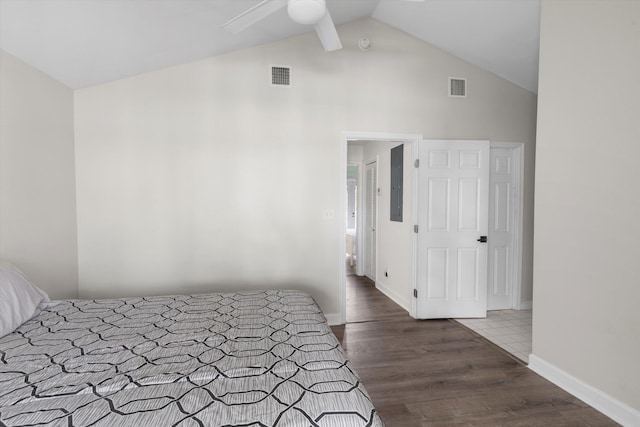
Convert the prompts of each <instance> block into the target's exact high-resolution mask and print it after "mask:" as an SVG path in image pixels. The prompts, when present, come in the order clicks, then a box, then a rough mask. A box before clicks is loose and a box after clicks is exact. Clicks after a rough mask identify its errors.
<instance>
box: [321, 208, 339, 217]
mask: <svg viewBox="0 0 640 427" xmlns="http://www.w3.org/2000/svg"><path fill="white" fill-rule="evenodd" d="M322 217H323V218H324V219H326V220H331V219H335V218H336V211H334V210H333V209H325V210H324V211H323V212H322Z"/></svg>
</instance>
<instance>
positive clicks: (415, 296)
mask: <svg viewBox="0 0 640 427" xmlns="http://www.w3.org/2000/svg"><path fill="white" fill-rule="evenodd" d="M413 297H414V298H418V290H417V289H414V290H413Z"/></svg>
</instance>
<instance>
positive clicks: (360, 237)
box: [356, 156, 380, 283]
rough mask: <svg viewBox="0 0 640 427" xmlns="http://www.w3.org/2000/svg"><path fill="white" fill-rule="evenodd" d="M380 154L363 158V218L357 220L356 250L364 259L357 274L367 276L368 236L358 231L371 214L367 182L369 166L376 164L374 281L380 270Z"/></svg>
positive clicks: (361, 200)
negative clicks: (371, 157) (370, 157)
mask: <svg viewBox="0 0 640 427" xmlns="http://www.w3.org/2000/svg"><path fill="white" fill-rule="evenodd" d="M379 157H380V156H376V157H375V158H373V159H369V160H366V159H363V162H362V169H363V170H362V172H363V177H362V181H363V191H362V192H361V193H360V195H359V196H360V197H359V198H360V202H361V203H362V208H363V209H362V214H363V215H362V219H361V220H360V221H358V222H357V226H356V252H357V251H360V252H362V261H361V262H360V263H359V264H356V275H358V276H366V277H369V276H367V268H366V265H367V262H368V260H367V259H366V258H365V255H367V258H369V257H368V252H367V248H366V244H365V242H366V240H367V239H366V238H365V233H364V232H363V233H358V232H357V230H364V228H365V223H366V221H367V215H369V206H368V200H367V198H368V197H369V188H368V187H369V183H368V182H367V166H369V165H372V164H375V178H376V188H375V190H374V198H375V201H376V203H375V205H376V207H375V210H376V220H375V224H373V229H374V230H375V232H376V234H375V240H374V241H373V242H372V243H373V246H374V250H375V252H374V253H375V256H374V260H373V273H372V276H373V279H371V277H369V279H371V280H373V281H374V283H376V282H377V278H378V272H377V268H378V234H377V232H378V213H379V212H378V209H379V204H378V189H379V188H380V187H378V163H380V158H379Z"/></svg>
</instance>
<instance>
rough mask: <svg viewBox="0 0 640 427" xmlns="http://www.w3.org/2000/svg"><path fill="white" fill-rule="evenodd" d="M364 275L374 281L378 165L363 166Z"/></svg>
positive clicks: (368, 164) (374, 163)
mask: <svg viewBox="0 0 640 427" xmlns="http://www.w3.org/2000/svg"><path fill="white" fill-rule="evenodd" d="M364 197H365V212H364V275H365V276H367V277H368V278H369V279H371V280H373V281H374V282H375V281H376V244H377V243H376V226H377V223H378V165H377V163H376V162H371V163H367V164H366V166H365V191H364Z"/></svg>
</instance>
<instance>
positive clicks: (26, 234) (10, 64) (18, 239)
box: [0, 51, 78, 299]
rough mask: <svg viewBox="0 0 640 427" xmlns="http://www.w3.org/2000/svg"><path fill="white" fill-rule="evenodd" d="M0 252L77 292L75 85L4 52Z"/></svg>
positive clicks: (63, 292)
mask: <svg viewBox="0 0 640 427" xmlns="http://www.w3.org/2000/svg"><path fill="white" fill-rule="evenodd" d="M0 123H1V126H0V257H1V258H2V259H6V260H9V261H11V262H12V263H13V264H15V265H16V266H17V267H19V268H20V269H21V270H22V271H23V272H24V273H25V274H26V275H27V276H28V277H29V278H30V279H31V280H32V281H33V282H34V283H36V284H37V285H38V286H40V287H41V288H42V289H43V290H44V291H46V292H47V293H48V294H49V296H50V297H51V298H54V299H59V298H75V297H77V296H78V250H77V233H76V200H75V173H74V149H73V92H72V91H71V89H69V88H67V87H65V86H63V85H62V84H61V83H59V82H57V81H55V80H53V79H52V78H50V77H48V76H46V75H44V74H42V73H41V72H39V71H37V70H36V69H34V68H32V67H30V66H29V65H27V64H25V63H23V62H22V61H20V60H18V59H17V58H15V57H13V56H12V55H10V54H8V53H6V52H4V51H0Z"/></svg>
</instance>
